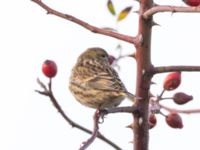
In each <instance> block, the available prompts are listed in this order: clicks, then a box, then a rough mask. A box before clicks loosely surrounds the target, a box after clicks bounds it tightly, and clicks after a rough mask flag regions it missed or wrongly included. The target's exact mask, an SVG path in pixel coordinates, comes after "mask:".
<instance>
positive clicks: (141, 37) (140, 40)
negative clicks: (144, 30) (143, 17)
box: [138, 34, 144, 45]
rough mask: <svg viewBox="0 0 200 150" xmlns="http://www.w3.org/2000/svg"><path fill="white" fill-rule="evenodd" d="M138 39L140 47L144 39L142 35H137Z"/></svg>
mask: <svg viewBox="0 0 200 150" xmlns="http://www.w3.org/2000/svg"><path fill="white" fill-rule="evenodd" d="M138 39H139V42H140V45H143V44H144V38H143V35H142V34H140V35H139V37H138Z"/></svg>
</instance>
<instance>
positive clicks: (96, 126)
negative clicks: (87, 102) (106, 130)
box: [79, 110, 101, 150]
mask: <svg viewBox="0 0 200 150" xmlns="http://www.w3.org/2000/svg"><path fill="white" fill-rule="evenodd" d="M100 117H101V114H100V112H99V110H97V111H96V112H95V113H94V117H93V119H94V130H93V133H92V136H91V137H90V138H89V139H88V140H87V141H86V142H84V144H83V146H82V147H81V148H80V149H79V150H85V149H86V148H88V147H89V146H90V144H92V142H93V141H94V140H95V138H96V137H97V135H98V131H99V119H100Z"/></svg>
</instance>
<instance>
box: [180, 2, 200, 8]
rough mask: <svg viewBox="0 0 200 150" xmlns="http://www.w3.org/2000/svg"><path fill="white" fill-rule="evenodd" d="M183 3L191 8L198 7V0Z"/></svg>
mask: <svg viewBox="0 0 200 150" xmlns="http://www.w3.org/2000/svg"><path fill="white" fill-rule="evenodd" d="M183 2H184V3H185V4H187V5H189V6H192V7H196V6H199V5H200V0H183Z"/></svg>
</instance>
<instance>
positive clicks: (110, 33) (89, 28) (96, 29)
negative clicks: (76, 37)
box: [32, 0, 139, 45]
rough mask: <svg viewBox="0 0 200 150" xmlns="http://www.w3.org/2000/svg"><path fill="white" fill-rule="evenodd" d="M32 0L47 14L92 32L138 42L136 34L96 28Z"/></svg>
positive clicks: (38, 0)
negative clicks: (133, 35) (134, 35)
mask: <svg viewBox="0 0 200 150" xmlns="http://www.w3.org/2000/svg"><path fill="white" fill-rule="evenodd" d="M32 1H33V2H35V3H37V4H38V5H39V6H41V7H42V8H44V9H45V10H46V11H47V14H53V15H55V16H58V17H61V18H64V19H66V20H69V21H71V22H74V23H76V24H78V25H80V26H82V27H84V28H86V29H88V30H90V31H91V32H93V33H99V34H103V35H106V36H109V37H113V38H116V39H119V40H122V41H125V42H128V43H132V44H135V45H138V43H139V41H138V38H137V36H136V37H132V36H128V35H124V34H120V33H117V32H113V31H109V30H105V29H103V28H98V27H95V26H93V25H90V24H88V23H87V22H85V21H83V20H80V19H78V18H76V17H74V16H72V15H69V14H64V13H61V12H59V11H56V10H54V9H52V8H50V7H49V6H47V5H46V4H45V3H43V2H42V1H41V0H32Z"/></svg>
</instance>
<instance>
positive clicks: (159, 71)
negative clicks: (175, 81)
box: [149, 66, 200, 74]
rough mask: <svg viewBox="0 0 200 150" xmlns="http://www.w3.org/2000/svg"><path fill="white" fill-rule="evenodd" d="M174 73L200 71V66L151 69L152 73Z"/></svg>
mask: <svg viewBox="0 0 200 150" xmlns="http://www.w3.org/2000/svg"><path fill="white" fill-rule="evenodd" d="M173 71H200V66H160V67H152V68H151V69H150V71H149V72H150V73H152V74H157V73H166V72H173Z"/></svg>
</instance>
